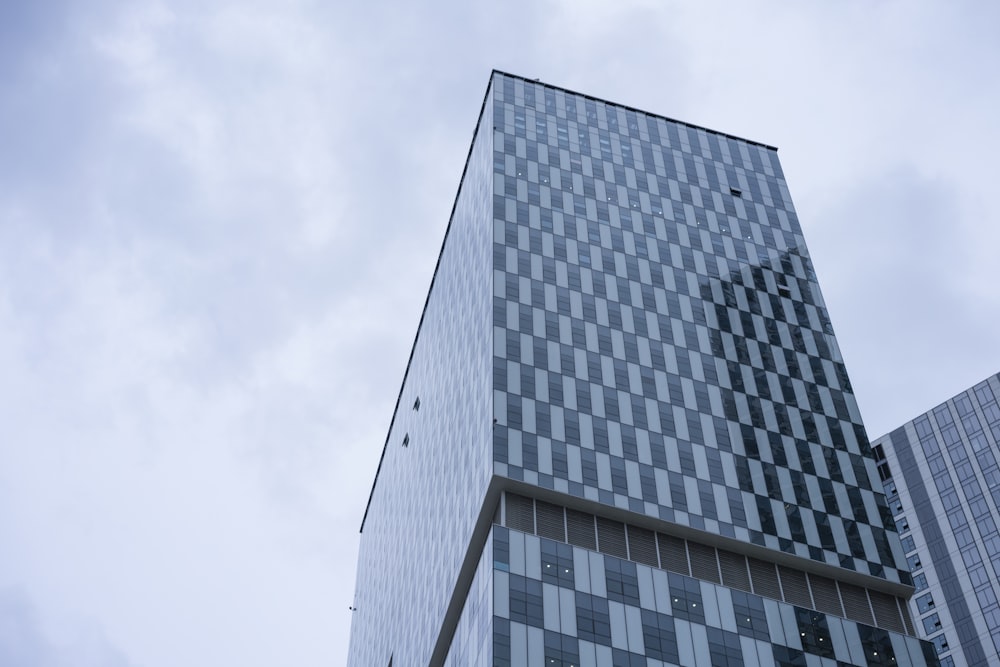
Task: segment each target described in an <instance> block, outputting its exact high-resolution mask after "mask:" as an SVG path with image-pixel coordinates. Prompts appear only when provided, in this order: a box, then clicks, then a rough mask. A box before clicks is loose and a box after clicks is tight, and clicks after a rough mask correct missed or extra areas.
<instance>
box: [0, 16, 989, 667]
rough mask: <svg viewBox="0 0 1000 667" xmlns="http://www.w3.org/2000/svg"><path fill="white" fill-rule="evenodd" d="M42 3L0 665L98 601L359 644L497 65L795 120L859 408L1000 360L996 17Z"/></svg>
mask: <svg viewBox="0 0 1000 667" xmlns="http://www.w3.org/2000/svg"><path fill="white" fill-rule="evenodd" d="M8 4H9V3H8ZM22 4H23V3H22ZM32 7H34V6H33V5H32V6H30V7H28V6H25V7H20V6H19V7H11V8H5V9H4V10H2V12H4V15H3V16H2V17H0V31H3V32H2V34H0V55H2V56H3V57H0V146H2V147H3V151H2V156H3V157H0V378H2V380H0V540H2V542H3V544H4V545H5V547H4V550H3V551H2V552H0V587H4V588H3V590H5V591H11V590H15V591H23V592H24V593H23V594H21V593H18V594H17V595H13V594H10V593H8V594H7V597H4V598H3V599H2V600H0V604H2V605H3V606H2V608H3V609H4V612H3V613H4V614H6V618H11V619H20V618H27V619H29V621H30V622H29V621H17V623H20V625H17V624H14V623H15V621H14V620H12V621H11V623H12V624H14V625H11V627H18V628H21V629H20V630H18V631H17V632H18V634H17V635H16V636H13V635H12V636H10V637H9V636H6V635H5V636H4V638H3V640H2V641H4V642H6V643H4V644H3V648H2V650H3V651H7V653H6V654H3V653H0V657H2V656H4V655H21V654H20V653H16V651H22V652H25V651H41V653H39V655H42V656H43V657H45V659H51V660H54V659H55V658H52V657H51V655H55V654H46V653H44V651H51V650H55V649H52V648H51V646H50V645H49V643H48V642H52V641H56V639H58V637H61V636H64V635H67V634H68V635H72V634H73V631H72V628H73V627H76V625H79V623H78V620H79V619H93V623H94V627H97V628H100V632H97V631H96V630H95V631H94V632H95V633H97V634H96V635H95V636H98V635H99V636H100V637H104V638H106V640H102V641H106V645H107V646H109V647H117V648H115V649H114V650H116V651H118V652H119V653H120V655H124V656H128V658H129V659H130V660H131V661H133V662H134V663H135V664H142V665H148V666H150V667H156V666H158V665H176V664H206V665H208V664H213V665H214V664H239V665H249V666H252V665H274V664H299V665H321V664H338V663H339V662H340V661H341V660H342V657H343V656H344V655H346V642H347V632H348V626H349V620H350V619H349V612H348V611H347V606H348V605H349V604H350V602H351V599H352V593H353V572H354V561H355V558H356V548H357V541H356V540H357V530H358V527H359V525H360V518H361V513H362V512H363V509H364V503H365V501H366V499H367V494H368V490H369V487H370V484H371V480H372V477H373V474H374V470H375V466H376V464H377V462H378V456H379V453H380V451H381V446H382V441H383V439H384V437H385V430H386V428H387V426H388V421H389V418H390V416H391V411H392V406H393V403H394V401H395V397H396V391H397V390H398V385H399V381H400V379H401V377H402V372H403V369H404V368H405V364H406V359H407V354H408V351H409V345H410V344H411V342H412V339H413V333H414V331H415V328H416V324H417V321H418V319H419V315H420V308H421V306H422V304H423V299H424V296H425V293H426V289H427V285H428V284H429V281H430V276H431V272H432V271H433V268H434V261H435V259H436V257H437V252H438V249H439V246H440V240H441V236H442V234H443V232H444V228H445V225H446V223H447V216H448V213H449V211H450V208H451V204H452V200H453V197H454V194H455V188H456V185H457V182H458V178H459V176H460V174H461V170H462V164H463V161H464V159H465V155H466V151H467V149H468V142H469V140H470V138H471V136H472V130H473V127H474V123H475V114H476V112H477V111H478V109H479V105H480V102H481V99H482V94H483V92H484V90H485V85H486V80H487V75H488V73H489V70H490V69H491V68H493V67H498V68H501V69H506V70H509V71H513V72H516V73H520V74H524V75H526V76H531V77H540V78H542V79H543V80H545V81H549V82H552V83H555V84H559V85H565V86H568V87H571V88H575V89H578V90H581V91H583V92H587V93H592V94H596V95H600V96H605V97H608V98H610V99H614V100H616V101H620V102H623V103H627V104H631V105H634V106H637V107H640V108H646V109H649V110H652V111H657V112H661V113H664V114H666V115H669V116H673V117H679V118H682V119H685V120H690V121H693V122H696V123H699V124H703V125H707V126H711V127H716V128H718V129H721V130H724V131H728V132H732V133H735V134H741V135H745V136H748V137H749V138H752V139H757V140H761V141H766V142H769V143H774V144H776V145H778V146H780V147H781V156H782V161H783V164H784V167H785V170H786V175H787V176H788V178H789V181H790V183H791V189H792V194H793V196H794V197H795V201H796V204H797V206H798V209H799V212H800V214H801V218H802V222H803V225H804V226H805V228H806V234H807V238H808V240H809V242H810V249H811V251H812V254H813V256H814V258H815V260H816V264H817V268H818V271H819V274H820V277H821V279H822V281H823V285H824V293H825V296H826V298H827V301H828V304H829V306H830V309H831V312H832V315H833V319H834V325H835V327H836V329H837V331H838V334H839V337H840V341H841V344H842V347H843V348H844V352H845V355H846V356H847V360H848V362H849V364H850V366H849V367H850V368H851V372H852V377H853V378H854V382H855V385H856V389H857V391H858V396H859V400H860V401H861V403H862V408H863V411H864V414H865V416H866V418H867V419H868V420H869V423H870V424H871V425H872V426H871V427H872V430H873V431H880V430H883V429H884V428H888V427H890V426H891V425H893V424H894V423H897V422H898V421H901V420H903V419H908V418H909V417H911V416H913V415H914V414H916V413H917V412H919V411H922V410H924V409H926V408H928V407H930V404H933V403H934V402H936V401H939V400H943V399H944V398H946V397H947V396H949V395H951V394H952V393H954V391H957V390H959V389H961V388H963V387H964V386H965V385H968V384H971V383H972V382H974V381H976V380H978V379H980V378H981V377H984V376H985V375H987V374H988V373H990V372H994V371H996V370H998V368H997V367H998V366H1000V362H998V359H997V356H996V353H995V351H994V350H995V344H993V343H992V341H993V339H994V338H995V336H991V334H992V333H993V332H995V331H996V330H997V325H998V319H1000V317H998V308H997V306H998V305H1000V304H998V296H997V294H996V291H995V288H993V287H992V285H993V284H995V280H994V279H993V275H994V273H995V270H994V268H993V266H994V258H993V249H994V248H995V247H996V246H997V242H998V241H1000V239H998V238H997V236H998V234H1000V232H998V231H997V230H1000V224H997V223H998V221H997V214H996V212H995V210H994V209H995V207H994V206H993V205H992V201H991V199H990V198H989V193H991V191H992V186H993V183H994V182H995V180H996V167H995V165H994V164H993V162H994V160H993V158H992V156H993V155H995V154H997V152H998V149H1000V145H998V144H1000V135H998V133H997V131H996V130H995V129H994V125H995V124H994V123H993V120H992V115H993V114H994V112H995V109H996V108H997V102H998V99H997V94H996V92H995V91H993V89H992V88H991V87H989V86H986V85H984V84H983V81H988V80H991V77H992V71H991V69H990V67H991V63H995V62H996V61H997V59H998V55H1000V54H998V47H997V46H996V45H995V43H994V41H993V40H991V39H988V37H989V35H988V34H987V30H988V26H990V25H993V24H995V22H996V21H993V22H992V23H991V22H990V21H989V20H988V18H990V17H987V16H984V15H983V12H989V11H994V12H995V11H996V10H992V9H985V10H984V9H983V8H982V7H980V6H973V5H971V4H963V3H950V4H949V5H947V6H942V5H940V4H939V3H920V2H918V3H901V2H885V3H879V4H878V5H877V6H873V5H871V3H840V4H838V5H829V6H827V5H824V6H822V7H819V6H815V7H814V6H802V7H798V6H796V7H794V8H790V7H789V6H787V5H785V4H779V3H771V4H765V5H763V6H755V7H753V8H750V7H742V6H735V5H733V4H732V3H698V4H696V5H695V4H690V3H660V2H625V3H616V4H613V5H608V4H607V3H597V2H583V3H581V2H561V1H556V0H551V1H549V2H545V3H515V4H514V5H500V4H496V3H493V4H485V5H480V4H476V3H439V4H436V5H434V7H432V8H425V7H419V8H418V7H416V6H412V5H408V4H406V3H397V2H389V1H381V2H374V3H364V4H356V5H350V6H334V5H330V6H327V5H322V4H321V3H315V2H307V1H301V2H289V3H284V4H282V5H281V6H280V7H278V6H276V5H273V4H270V3H264V2H241V3H235V2H224V1H218V2H216V1H208V2H171V3H157V2H139V3H104V4H101V3H93V4H88V6H87V12H86V13H83V12H82V10H80V9H76V8H74V6H73V5H71V4H66V3H64V4H63V5H61V8H62V9H61V10H60V11H55V12H53V11H51V4H49V5H47V9H46V13H45V15H44V16H43V15H41V14H39V13H38V12H39V11H40V10H35V9H32ZM13 12H16V14H14V13H13ZM876 434H877V433H873V435H876ZM66 554H71V555H72V558H66V557H65V555H66ZM18 595H20V597H17V596H18ZM18 600H20V601H18ZM29 600H30V602H29ZM67 619H70V620H67ZM73 619H76V620H73ZM88 622H89V621H88ZM25 623H27V625H25ZM11 637H13V638H11ZM53 638H56V639H53ZM95 641H96V640H95ZM101 645H102V646H103V645H104V644H101ZM109 650H110V649H109ZM25 655H27V653H25ZM57 657H58V656H57ZM25 660H27V658H25ZM0 662H2V660H0ZM15 664H16V663H15ZM27 664H32V663H27ZM39 664H49V663H39ZM53 664H60V663H53ZM94 664H102V663H94ZM109 664H116V663H114V662H111V663H109Z"/></svg>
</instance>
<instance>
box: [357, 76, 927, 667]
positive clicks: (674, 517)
mask: <svg viewBox="0 0 1000 667" xmlns="http://www.w3.org/2000/svg"><path fill="white" fill-rule="evenodd" d="M911 583H912V582H911V578H910V575H909V574H908V572H907V564H906V559H905V557H904V554H903V549H902V547H901V544H900V541H899V537H898V535H897V532H896V527H895V525H894V523H893V520H892V515H891V512H890V509H889V507H888V506H887V504H886V500H885V496H884V494H883V489H882V485H881V483H880V480H879V476H878V472H877V468H876V465H875V460H874V458H873V457H872V450H871V447H870V445H869V442H868V439H867V437H866V435H865V430H864V427H863V425H862V423H861V419H860V415H859V411H858V407H857V404H856V402H855V398H854V395H853V391H852V389H851V385H850V382H849V379H848V375H847V371H846V369H845V368H844V364H843V360H842V358H841V354H840V351H839V349H838V346H837V341H836V339H835V337H834V335H833V329H832V327H831V325H830V320H829V317H828V316H827V311H826V308H825V306H824V303H823V299H822V296H821V294H820V290H819V286H818V284H817V281H816V275H815V273H814V271H813V267H812V263H811V261H810V259H809V253H808V251H807V250H806V246H805V242H804V240H803V237H802V230H801V227H800V225H799V222H798V219H797V217H796V214H795V210H794V208H793V206H792V202H791V199H790V197H789V194H788V188H787V186H786V183H785V179H784V176H783V175H782V171H781V167H780V165H779V162H778V157H777V152H776V149H774V148H773V147H770V146H766V145H763V144H760V143H756V142H753V141H747V140H745V139H740V138H737V137H733V136H730V135H726V134H723V133H720V132H715V131H712V130H708V129H705V128H701V127H698V126H695V125H691V124H688V123H682V122H678V121H674V120H670V119H667V118H664V117H661V116H656V115H653V114H649V113H645V112H642V111H638V110H636V109H632V108H629V107H625V106H621V105H617V104H612V103H610V102H606V101H604V100H600V99H596V98H593V97H590V96H587V95H581V94H577V93H573V92H570V91H568V90H564V89H560V88H557V87H554V86H550V85H546V84H543V83H540V82H537V81H531V80H526V79H523V78H520V77H516V76H512V75H509V74H505V73H502V72H494V73H493V74H492V75H491V77H490V82H489V86H488V88H487V92H486V97H485V100H484V102H483V106H482V110H481V113H480V117H479V122H478V125H477V127H476V130H475V134H474V137H473V141H472V147H471V149H470V152H469V156H468V160H467V162H466V166H465V170H464V173H463V175H462V180H461V185H460V187H459V191H458V195H457V197H456V199H455V203H454V207H453V210H452V215H451V219H450V223H449V226H448V230H447V233H446V237H445V240H444V244H443V247H442V250H441V254H440V257H439V259H438V264H437V268H436V270H435V274H434V278H433V281H432V285H431V289H430V293H429V295H428V297H427V301H426V304H425V307H424V312H423V315H422V318H421V321H420V325H419V328H418V331H417V336H416V340H415V342H414V346H413V350H412V353H411V357H410V360H409V364H408V366H407V370H406V375H405V377H404V380H403V385H402V388H401V390H400V394H399V398H398V401H397V404H396V409H395V412H394V415H393V418H392V422H391V426H390V430H389V434H388V437H387V439H386V443H385V448H384V451H383V454H382V460H381V462H380V464H379V470H378V473H377V476H376V480H375V483H374V486H373V488H372V492H371V497H370V499H369V503H368V507H367V510H366V513H365V517H364V520H363V523H362V542H361V552H360V557H359V565H358V580H357V590H356V595H355V600H354V604H353V607H354V612H353V622H352V635H351V647H350V656H349V664H351V665H356V666H365V667H369V666H374V667H384V666H387V665H392V666H395V667H401V666H402V667H411V666H416V665H419V666H424V665H432V666H435V667H436V666H439V665H450V666H455V667H459V666H461V667H465V666H468V665H491V666H494V665H495V666H497V667H500V666H505V665H513V666H521V665H538V666H541V665H545V666H546V667H559V666H563V667H577V666H580V665H582V666H597V665H601V666H605V665H614V666H623V667H625V666H627V667H638V666H639V665H642V666H643V667H646V666H653V665H655V666H662V665H685V666H689V665H732V666H740V665H746V666H747V667H751V666H754V667H755V666H758V665H760V666H770V665H781V666H792V665H796V666H798V665H809V666H816V667H819V666H821V665H822V666H829V667H834V666H837V667H840V666H847V665H859V666H874V665H884V666H889V665H929V664H937V661H936V657H935V652H934V649H933V647H932V646H931V644H929V643H927V642H922V641H920V640H919V639H918V638H917V636H916V629H915V627H914V625H913V623H912V621H911V616H910V614H909V612H908V606H907V600H908V598H909V597H910V595H911V593H912V591H913V588H912V585H911Z"/></svg>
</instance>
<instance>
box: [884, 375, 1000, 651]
mask: <svg viewBox="0 0 1000 667" xmlns="http://www.w3.org/2000/svg"><path fill="white" fill-rule="evenodd" d="M998 397H1000V375H994V376H992V377H990V378H987V379H986V380H983V381H982V382H980V383H979V384H977V385H976V386H974V387H972V388H971V389H969V390H967V391H963V392H962V393H960V394H959V395H958V396H955V397H954V398H951V399H949V400H947V401H945V402H944V403H942V404H941V405H939V406H938V407H936V408H934V409H933V410H930V411H928V412H926V413H924V414H922V415H920V416H919V417H917V418H916V419H914V420H913V421H910V422H907V423H906V424H904V425H902V426H900V427H899V428H897V429H896V430H894V431H893V432H892V433H889V434H888V435H885V436H883V437H881V438H879V439H878V440H876V441H875V442H874V443H873V446H874V450H875V454H876V457H877V459H878V465H879V473H880V475H881V477H882V481H883V483H884V484H885V492H886V496H887V497H888V503H889V508H890V511H891V512H892V513H893V516H894V519H895V522H896V527H897V529H898V531H899V534H900V535H901V536H902V545H903V551H904V552H905V554H906V559H907V561H908V565H909V568H910V570H912V572H913V582H914V586H915V587H916V594H915V595H914V597H913V599H912V601H911V608H912V611H913V613H914V614H915V615H916V617H917V623H916V626H917V630H918V632H919V633H920V634H921V636H923V637H926V638H928V639H929V640H930V641H931V642H933V644H934V647H935V650H936V651H937V652H938V654H939V656H940V658H941V664H942V665H943V666H945V667H986V666H988V665H1000V600H998V597H997V596H998V595H1000V532H998V530H997V526H998V525H1000V464H998V462H997V456H998V451H1000V406H998V405H997V398H998Z"/></svg>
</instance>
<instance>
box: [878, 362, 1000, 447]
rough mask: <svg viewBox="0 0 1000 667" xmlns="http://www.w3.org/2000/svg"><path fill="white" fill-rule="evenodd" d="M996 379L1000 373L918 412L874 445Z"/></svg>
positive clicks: (999, 377)
mask: <svg viewBox="0 0 1000 667" xmlns="http://www.w3.org/2000/svg"><path fill="white" fill-rule="evenodd" d="M994 378H996V379H997V380H998V381H1000V373H990V374H989V375H987V376H986V377H985V378H983V379H982V380H980V381H979V382H976V383H974V384H971V385H969V386H968V387H966V388H965V389H963V390H961V391H958V392H955V393H954V394H952V395H951V396H949V397H948V398H946V399H944V400H943V401H940V402H939V403H936V404H935V405H934V406H933V407H932V408H930V409H928V410H924V411H923V412H918V413H917V414H915V415H914V416H913V418H912V419H908V420H906V421H905V422H903V423H902V424H901V425H899V426H897V427H896V428H894V429H892V430H891V431H888V432H887V433H883V434H882V435H880V436H879V437H877V438H872V440H871V442H872V444H873V445H874V444H876V443H878V442H882V441H884V440H887V439H888V438H889V436H890V435H892V434H893V433H895V432H896V431H899V430H902V429H905V428H906V425H907V424H910V423H913V422H915V421H916V420H918V419H920V418H921V417H923V416H924V415H928V414H930V413H932V412H934V411H935V410H937V409H938V408H940V407H942V406H944V405H947V404H948V403H951V402H952V401H954V400H955V399H956V398H958V397H959V396H961V395H962V394H965V393H968V392H970V391H972V390H974V389H975V388H976V387H978V386H979V385H981V384H984V383H986V382H989V381H990V380H992V379H994Z"/></svg>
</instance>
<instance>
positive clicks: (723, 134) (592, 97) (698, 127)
mask: <svg viewBox="0 0 1000 667" xmlns="http://www.w3.org/2000/svg"><path fill="white" fill-rule="evenodd" d="M497 74H499V75H500V76H506V77H510V78H512V79H518V80H520V81H524V82H525V83H533V84H537V85H539V86H542V87H544V88H550V89H552V90H558V91H560V92H563V93H569V94H570V95H576V96H578V97H582V98H584V99H588V100H594V101H595V102H600V103H601V104H607V105H610V106H613V107H617V108H619V109H625V110H627V111H634V112H636V113H641V114H644V115H646V116H652V117H653V118H660V119H662V120H665V121H667V122H670V123H677V124H678V125H684V126H685V127H690V128H691V129H694V130H702V131H704V132H708V133H709V134H715V135H718V136H720V137H726V138H727V139H733V140H735V141H742V142H744V143H747V144H750V145H752V146H760V147H761V148H765V149H767V150H771V151H775V152H777V150H778V148H777V146H772V145H770V144H765V143H763V142H761V141H754V140H753V139H747V138H746V137H740V136H737V135H735V134H729V133H728V132H721V131H719V130H713V129H712V128H710V127H705V126H704V125H696V124H694V123H689V122H687V121H683V120H678V119H676V118H671V117H669V116H664V115H663V114H658V113H653V112H651V111H646V110H645V109H639V108H636V107H633V106H629V105H627V104H621V103H619V102H612V101H611V100H607V99H604V98H602V97H597V96H595V95H588V94H586V93H581V92H578V91H575V90H571V89H569V88H564V87H562V86H556V85H554V84H551V83H546V82H544V81H542V80H540V79H529V78H527V77H524V76H520V75H518V74H511V73H510V72H505V71H503V70H499V69H494V70H493V72H492V74H491V75H490V79H491V80H492V79H493V77H494V76H496V75H497Z"/></svg>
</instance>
